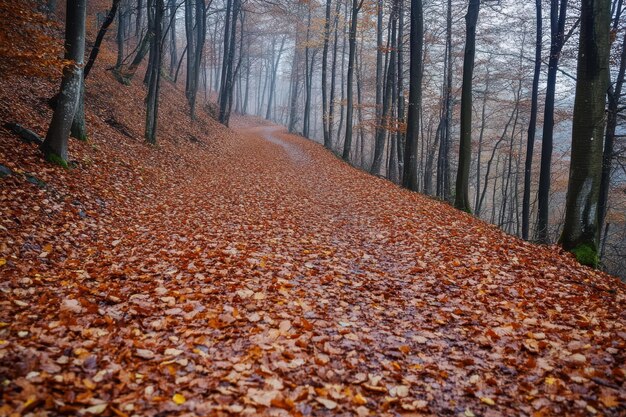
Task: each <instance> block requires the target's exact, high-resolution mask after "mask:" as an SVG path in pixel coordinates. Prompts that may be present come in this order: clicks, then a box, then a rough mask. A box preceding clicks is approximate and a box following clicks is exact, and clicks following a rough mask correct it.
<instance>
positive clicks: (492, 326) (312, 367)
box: [0, 126, 626, 416]
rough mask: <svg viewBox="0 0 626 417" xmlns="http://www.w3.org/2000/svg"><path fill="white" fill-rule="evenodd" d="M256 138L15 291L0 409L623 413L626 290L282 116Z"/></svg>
mask: <svg viewBox="0 0 626 417" xmlns="http://www.w3.org/2000/svg"><path fill="white" fill-rule="evenodd" d="M238 134H239V136H238V137H236V138H234V139H233V140H232V141H231V142H229V143H228V145H227V146H226V147H225V148H224V150H223V151H222V152H220V153H211V154H208V153H206V152H205V150H204V148H203V147H201V146H200V145H197V146H198V148H197V150H196V151H194V152H195V153H194V154H193V156H189V157H188V158H187V159H181V161H180V162H177V163H179V166H178V168H177V171H172V172H171V173H164V172H161V173H154V179H153V180H150V178H152V177H150V178H147V179H146V181H147V182H148V183H149V184H148V185H146V187H145V188H141V196H143V198H139V197H138V198H137V201H135V204H134V205H133V206H132V207H133V209H132V210H130V209H125V210H122V209H120V211H116V210H117V209H116V208H115V207H111V209H110V210H111V211H110V212H109V213H108V214H107V219H106V221H107V222H108V225H107V229H106V230H107V236H106V238H109V239H111V240H112V239H115V241H114V242H113V243H115V245H113V243H111V245H110V246H106V245H105V247H104V248H100V249H99V252H97V253H96V254H91V255H89V257H88V258H87V261H85V260H84V259H83V260H81V261H80V262H79V261H76V263H74V264H73V263H69V262H70V260H71V259H69V258H71V257H68V258H67V259H65V258H63V259H61V258H60V259H58V260H56V259H53V260H52V261H51V263H50V265H49V268H50V269H49V270H48V271H49V273H48V274H47V275H43V276H40V277H38V278H32V279H31V278H28V279H29V280H30V282H25V281H23V280H24V279H26V278H25V277H18V276H17V274H16V275H12V276H10V277H9V279H8V280H6V281H5V282H4V283H3V284H0V287H1V288H2V289H3V291H4V292H3V293H0V297H5V298H4V299H2V298H0V301H3V304H0V305H1V306H2V312H1V313H0V321H2V322H5V323H8V324H7V325H9V326H11V329H12V331H11V332H10V333H9V334H8V337H7V336H5V338H7V341H6V343H5V342H4V341H3V342H0V343H4V344H0V375H5V376H4V377H3V378H6V379H7V381H9V382H8V383H7V384H5V385H3V386H2V388H0V389H1V390H3V397H2V398H4V401H5V407H7V408H5V409H3V408H1V407H2V406H0V414H2V413H1V412H2V411H3V410H15V409H20V407H24V404H26V403H27V402H28V401H30V400H29V398H34V400H33V401H35V402H34V403H33V402H31V403H29V405H27V407H31V408H35V409H44V408H46V409H49V410H54V412H53V415H55V413H59V414H61V413H63V412H67V413H70V414H72V413H75V412H78V411H79V410H85V409H88V408H89V407H98V406H99V404H102V403H106V404H107V407H108V408H107V409H106V410H105V411H104V414H108V415H112V413H113V411H112V410H113V408H114V409H115V410H118V411H119V412H120V413H123V414H126V415H133V414H135V415H271V416H290V415H293V416H300V415H301V416H309V415H313V416H331V415H341V416H344V415H345V416H354V415H358V416H368V415H369V416H395V415H398V414H400V415H410V416H415V415H466V416H471V415H486V416H490V415H491V416H495V415H518V414H525V415H529V414H532V413H533V412H542V413H544V415H561V414H566V413H569V414H572V415H577V414H580V415H583V414H585V413H588V412H589V407H592V408H593V409H596V410H601V411H602V412H603V413H604V414H606V415H618V414H620V413H623V412H624V400H626V398H624V396H625V395H626V394H625V392H626V391H625V390H624V389H623V388H624V375H625V373H626V369H625V368H624V363H625V360H626V358H625V356H624V355H625V353H624V352H625V349H624V348H625V347H626V333H624V330H623V329H624V324H626V319H625V317H624V311H626V308H625V307H626V301H625V296H624V294H625V292H624V288H623V287H622V286H619V285H617V284H616V282H615V281H609V280H608V278H607V277H606V276H605V275H602V274H600V273H597V272H594V271H591V270H589V269H585V268H580V267H578V266H577V265H576V264H575V262H574V261H573V260H572V259H571V258H570V257H569V256H567V255H565V254H562V253H556V251H555V248H553V247H537V246H534V245H530V244H527V243H524V242H521V241H519V240H518V239H514V238H512V237H509V236H507V235H505V234H504V233H502V232H500V231H499V230H497V229H496V228H495V227H492V226H489V225H487V224H485V223H483V222H480V221H478V220H476V219H475V218H473V217H471V216H469V215H466V214H464V213H460V212H458V211H456V210H454V209H452V208H451V207H449V206H447V205H445V204H443V203H440V202H436V201H434V200H430V199H428V198H425V197H423V196H420V195H417V194H414V193H410V192H407V191H406V190H403V189H401V188H399V187H397V186H395V185H393V184H390V183H389V182H387V181H384V180H382V179H378V178H374V177H371V176H369V175H367V174H365V173H363V172H361V171H358V170H356V169H354V168H351V167H349V166H348V165H347V164H345V163H344V162H342V161H340V160H339V159H337V158H336V157H334V156H333V155H332V154H330V153H329V152H327V151H325V150H324V149H323V148H322V147H321V146H319V145H317V144H314V143H312V142H310V141H306V140H304V139H302V138H298V137H295V136H292V135H288V134H286V133H285V132H284V130H283V129H282V128H278V127H268V126H264V127H249V128H241V129H239V131H238ZM143 175H146V174H143ZM164 175H165V177H167V178H166V180H163V178H164V177H163V176H164ZM168 175H169V177H168ZM146 177H148V175H146ZM157 179H158V180H157ZM120 181H121V183H120V187H123V186H124V184H126V186H128V182H124V181H123V180H120ZM151 181H152V182H151ZM122 214H123V215H122ZM77 227H78V228H79V229H78V230H83V229H80V228H81V227H83V226H81V225H80V224H79V225H78V226H77ZM85 227H86V228H87V227H88V226H85ZM85 230H87V229H85ZM71 236H74V235H73V234H71ZM16 262H20V261H19V260H18V261H16ZM63 271H64V272H63ZM70 272H71V277H72V280H69V281H67V279H68V278H67V277H65V278H63V279H65V280H66V281H63V279H61V278H60V276H62V275H63V274H66V273H67V274H69V273H70ZM37 280H39V281H37ZM35 284H37V285H35ZM609 284H610V286H617V287H616V288H617V290H615V289H614V288H610V286H609ZM32 288H37V296H38V297H40V298H39V301H36V300H35V299H36V297H34V296H33V294H34V291H31V289H32ZM2 294H5V295H4V296H3V295H2ZM8 294H12V295H11V299H10V300H9V296H8ZM41 297H45V300H46V303H42V302H41ZM15 300H18V301H19V302H17V301H15ZM15 323H18V324H19V325H15ZM13 329H14V330H15V331H13ZM20 331H27V332H28V333H27V335H24V334H23V333H19V332H20ZM178 395H180V396H178ZM33 404H34V405H33ZM100 407H102V406H100ZM63 410H66V411H63ZM95 411H99V410H98V409H95ZM158 413H161V414H158ZM118 415H120V414H118Z"/></svg>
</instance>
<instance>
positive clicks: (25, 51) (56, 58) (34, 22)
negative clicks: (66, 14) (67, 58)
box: [0, 0, 63, 77]
mask: <svg viewBox="0 0 626 417" xmlns="http://www.w3.org/2000/svg"><path fill="white" fill-rule="evenodd" d="M0 27H1V28H2V30H0V76H1V77H7V76H14V75H17V74H20V75H27V76H35V77H53V76H55V75H58V74H59V73H60V70H61V68H62V66H63V60H62V59H61V57H62V55H61V54H62V51H63V47H62V44H61V43H60V42H59V41H58V40H57V39H56V38H55V35H54V32H55V31H58V29H59V25H58V24H57V23H55V22H53V21H51V20H49V19H48V18H46V17H45V16H44V15H42V14H41V13H38V12H37V11H36V4H35V2H34V1H32V0H25V1H10V0H0Z"/></svg>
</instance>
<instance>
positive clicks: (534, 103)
mask: <svg viewBox="0 0 626 417" xmlns="http://www.w3.org/2000/svg"><path fill="white" fill-rule="evenodd" d="M535 13H536V15H535V25H536V35H535V69H534V73H533V89H532V92H531V105H530V121H529V122H528V136H527V137H528V140H527V142H526V162H525V164H524V196H523V201H522V238H523V239H525V240H528V237H529V229H530V194H531V190H530V188H531V178H532V167H533V152H534V149H535V131H536V130H537V112H538V108H539V76H540V75H541V52H542V45H543V42H542V38H543V19H542V12H541V0H535Z"/></svg>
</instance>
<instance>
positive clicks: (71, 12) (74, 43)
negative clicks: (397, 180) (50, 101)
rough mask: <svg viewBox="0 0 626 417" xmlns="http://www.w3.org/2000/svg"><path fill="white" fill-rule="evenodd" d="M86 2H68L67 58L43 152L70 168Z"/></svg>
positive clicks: (83, 44)
mask: <svg viewBox="0 0 626 417" xmlns="http://www.w3.org/2000/svg"><path fill="white" fill-rule="evenodd" d="M86 11H87V0H67V9H66V23H65V59H66V60H68V61H72V62H71V63H69V64H67V65H66V66H65V68H64V69H63V79H62V81H61V91H60V93H59V96H58V99H57V104H56V107H55V109H54V114H53V115H52V121H51V122H50V126H49V127H48V132H47V134H46V139H45V140H44V142H43V143H42V144H41V150H42V152H43V153H44V155H45V156H46V158H47V159H48V160H50V161H53V162H57V163H59V164H61V165H63V166H66V165H67V159H68V152H67V142H68V139H69V134H70V129H71V127H72V121H73V119H74V114H75V113H76V107H77V105H78V100H79V95H80V89H81V84H82V76H83V62H84V59H85V26H86V25H85V20H86Z"/></svg>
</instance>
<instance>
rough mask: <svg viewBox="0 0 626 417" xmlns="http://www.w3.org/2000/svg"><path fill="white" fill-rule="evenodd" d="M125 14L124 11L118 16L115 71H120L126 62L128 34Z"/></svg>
mask: <svg viewBox="0 0 626 417" xmlns="http://www.w3.org/2000/svg"><path fill="white" fill-rule="evenodd" d="M124 26H125V25H124V13H123V12H122V10H120V12H119V13H118V14H117V36H116V41H117V60H116V61H115V70H116V71H118V70H119V69H120V67H121V66H122V62H124V38H125V37H126V33H125V31H124Z"/></svg>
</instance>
